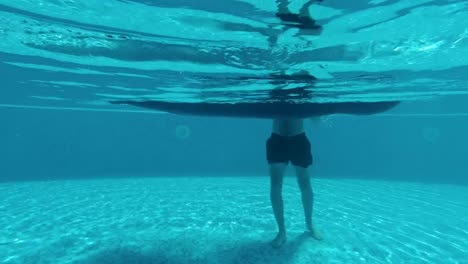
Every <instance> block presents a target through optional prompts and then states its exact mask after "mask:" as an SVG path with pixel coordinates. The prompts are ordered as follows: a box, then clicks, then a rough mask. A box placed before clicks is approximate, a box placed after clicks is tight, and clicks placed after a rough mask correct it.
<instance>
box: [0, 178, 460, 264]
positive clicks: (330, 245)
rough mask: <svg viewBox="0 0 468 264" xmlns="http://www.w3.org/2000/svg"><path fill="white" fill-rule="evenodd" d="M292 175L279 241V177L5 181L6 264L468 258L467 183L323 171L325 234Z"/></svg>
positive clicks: (0, 245) (320, 197)
mask: <svg viewBox="0 0 468 264" xmlns="http://www.w3.org/2000/svg"><path fill="white" fill-rule="evenodd" d="M284 184H285V185H284V189H283V192H284V193H283V199H284V202H285V217H286V221H287V222H286V224H287V229H288V242H287V244H285V245H284V246H283V247H282V248H281V249H278V250H275V249H272V248H271V247H270V246H269V244H268V242H269V241H270V240H271V239H272V238H273V237H274V236H275V234H276V225H275V222H274V218H273V214H272V211H271V206H270V201H269V179H268V178H267V177H231V178H214V177H195V176H194V177H186V178H182V177H175V178H125V179H94V180H66V181H47V182H18V183H2V184H0V212H1V214H0V227H1V228H0V263H175V264H178V263H299V264H301V263H467V262H466V261H467V259H468V219H467V216H468V206H467V200H468V199H467V197H468V187H467V186H457V185H442V184H432V183H431V184H429V183H428V184H420V183H406V182H387V181H366V180H350V179H342V180H339V179H313V188H314V192H315V209H314V222H315V225H316V227H317V229H318V230H319V231H320V233H321V234H322V236H323V238H324V240H323V241H315V240H313V239H311V238H308V237H306V236H304V235H303V230H304V223H303V211H302V207H301V200H300V193H299V190H298V188H297V185H296V182H295V178H294V177H287V178H286V179H285V183H284Z"/></svg>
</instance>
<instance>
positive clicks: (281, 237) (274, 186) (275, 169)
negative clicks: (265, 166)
mask: <svg viewBox="0 0 468 264" xmlns="http://www.w3.org/2000/svg"><path fill="white" fill-rule="evenodd" d="M285 171H286V164H285V163H274V164H270V180H271V189H270V199H271V205H272V207H273V213H274V215H275V219H276V223H277V224H278V235H277V236H276V238H275V239H274V240H273V241H272V246H273V247H280V246H281V245H282V244H284V242H286V228H285V225H284V209H283V197H282V189H283V188H282V187H283V176H284V172H285Z"/></svg>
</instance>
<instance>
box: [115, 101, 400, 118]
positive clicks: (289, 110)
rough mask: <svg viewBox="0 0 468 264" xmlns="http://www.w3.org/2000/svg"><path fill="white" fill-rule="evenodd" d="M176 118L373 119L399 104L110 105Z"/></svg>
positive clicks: (143, 103)
mask: <svg viewBox="0 0 468 264" xmlns="http://www.w3.org/2000/svg"><path fill="white" fill-rule="evenodd" d="M110 103H111V104H126V105H133V106H138V107H143V108H149V109H154V110H159V111H164V112H169V113H174V114H181V115H195V116H223V117H244V118H269V119H272V118H307V117H316V116H324V115H332V114H350V115H373V114H378V113H382V112H385V111H388V110H390V109H392V108H394V107H395V106H396V105H398V104H399V103H400V102H399V101H387V102H338V103H286V102H278V103H234V104H229V103H169V102H163V101H110Z"/></svg>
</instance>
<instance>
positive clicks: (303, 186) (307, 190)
mask: <svg viewBox="0 0 468 264" xmlns="http://www.w3.org/2000/svg"><path fill="white" fill-rule="evenodd" d="M295 169H296V175H297V183H298V185H299V188H300V190H301V195H302V206H303V207H304V216H305V224H306V228H307V231H308V232H309V233H310V235H311V236H312V237H314V238H315V239H320V236H319V234H318V233H317V231H316V230H315V229H314V227H313V225H312V211H313V203H314V193H313V192H312V186H311V185H310V176H309V171H308V169H307V168H303V167H299V166H295Z"/></svg>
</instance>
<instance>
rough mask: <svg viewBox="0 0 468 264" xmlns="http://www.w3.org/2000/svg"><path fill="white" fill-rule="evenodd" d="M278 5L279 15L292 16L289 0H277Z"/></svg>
mask: <svg viewBox="0 0 468 264" xmlns="http://www.w3.org/2000/svg"><path fill="white" fill-rule="evenodd" d="M276 5H277V6H278V13H281V14H290V13H291V11H290V10H289V7H288V6H289V0H276Z"/></svg>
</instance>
